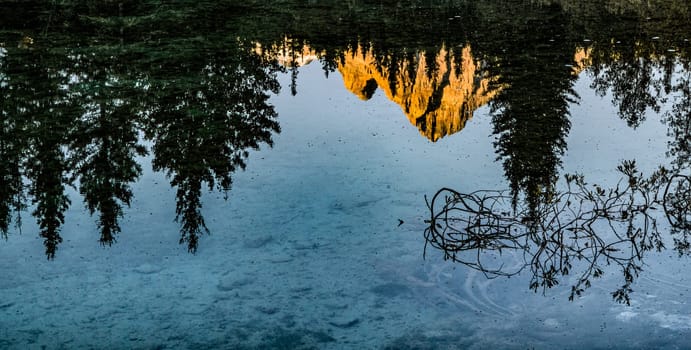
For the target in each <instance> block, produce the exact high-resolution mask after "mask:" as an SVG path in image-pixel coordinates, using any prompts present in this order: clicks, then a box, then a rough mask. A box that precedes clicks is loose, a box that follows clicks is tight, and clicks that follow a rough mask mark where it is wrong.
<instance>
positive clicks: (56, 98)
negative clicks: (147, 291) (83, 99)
mask: <svg viewBox="0 0 691 350" xmlns="http://www.w3.org/2000/svg"><path fill="white" fill-rule="evenodd" d="M7 59H8V60H7V61H8V62H7V67H8V69H7V71H6V72H7V76H8V77H9V78H8V79H9V90H10V91H11V97H10V100H11V101H13V102H12V104H11V106H12V107H11V108H12V110H11V111H8V113H11V114H15V116H13V117H10V118H12V119H15V120H23V121H24V122H23V123H26V124H25V125H26V130H25V131H24V132H23V133H20V135H22V134H23V135H25V137H26V142H27V154H26V155H24V157H25V158H24V159H25V161H24V167H25V173H24V175H25V176H26V178H27V179H28V180H29V190H28V194H29V196H30V197H31V202H32V204H34V205H35V206H36V207H35V209H34V210H33V212H32V215H33V216H35V217H36V219H37V221H38V224H39V228H40V236H41V237H43V238H44V241H43V243H44V245H45V247H46V255H47V257H48V258H49V259H52V258H54V257H55V252H56V250H57V247H58V244H59V243H60V242H62V237H61V235H60V228H61V226H62V224H63V223H64V221H65V211H66V210H67V208H68V207H69V205H70V200H69V199H68V198H67V195H66V194H65V186H67V185H69V179H68V177H67V171H68V165H67V159H66V156H65V152H64V150H63V146H64V144H65V143H66V140H67V138H68V137H69V136H68V135H69V130H70V129H71V125H72V122H73V120H74V119H75V118H76V116H77V115H78V114H77V112H76V111H77V109H76V108H74V105H73V102H72V101H70V100H69V99H68V96H67V89H65V88H64V86H66V85H67V77H65V76H64V75H63V74H62V72H60V69H59V68H60V67H59V65H57V64H58V62H60V60H59V58H56V57H55V56H54V55H52V54H51V53H49V52H48V50H45V49H43V48H40V47H32V48H31V50H29V49H28V48H27V49H25V50H24V49H19V50H17V51H16V52H13V53H11V54H9V55H8V56H7Z"/></svg>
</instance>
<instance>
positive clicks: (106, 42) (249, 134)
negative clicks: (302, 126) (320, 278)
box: [0, 2, 279, 259]
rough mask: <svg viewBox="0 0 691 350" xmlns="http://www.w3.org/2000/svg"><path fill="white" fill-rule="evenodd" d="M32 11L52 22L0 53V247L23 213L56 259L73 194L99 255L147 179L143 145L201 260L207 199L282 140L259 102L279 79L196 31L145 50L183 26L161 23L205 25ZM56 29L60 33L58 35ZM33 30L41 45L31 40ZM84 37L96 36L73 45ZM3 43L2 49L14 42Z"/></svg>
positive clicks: (96, 12) (150, 15) (241, 52)
mask: <svg viewBox="0 0 691 350" xmlns="http://www.w3.org/2000/svg"><path fill="white" fill-rule="evenodd" d="M35 5H36V6H37V7H39V10H37V11H38V12H37V13H32V12H31V11H29V12H30V14H27V16H28V15H34V16H35V15H37V14H41V15H39V16H42V15H43V14H45V13H44V12H42V11H47V13H49V14H48V15H47V16H48V19H46V21H45V22H41V23H40V25H37V28H27V29H23V30H22V29H19V28H18V29H19V31H21V32H22V33H21V34H20V36H19V44H18V45H17V46H16V47H13V46H10V45H7V46H6V47H3V48H2V55H1V56H0V62H1V64H0V78H1V84H0V91H1V92H2V95H3V99H4V101H5V103H3V105H2V106H1V107H0V108H1V116H2V126H3V128H2V136H3V137H2V139H1V141H0V143H1V144H0V145H1V147H0V152H1V154H2V157H3V163H2V168H1V170H0V171H2V178H3V186H2V192H0V195H1V196H2V197H1V198H0V202H1V203H2V205H1V206H0V220H1V221H0V230H1V232H2V235H3V236H4V237H7V232H8V229H9V227H10V225H11V223H12V219H13V215H14V214H15V213H16V214H17V216H16V217H17V219H16V220H17V222H16V224H17V225H19V224H20V222H19V218H20V217H19V214H18V213H19V212H20V211H21V210H22V209H23V208H24V207H26V206H27V204H26V201H27V200H29V201H30V203H31V204H32V205H33V206H34V208H35V209H34V210H33V211H32V215H33V216H34V217H36V220H37V222H38V224H39V228H40V235H41V237H42V238H43V239H44V244H45V247H46V255H47V257H48V258H49V259H52V258H54V257H55V254H56V251H57V248H58V246H59V244H60V243H61V242H62V235H61V232H60V230H61V226H62V224H63V223H64V220H65V211H66V210H67V209H68V208H69V206H70V204H71V202H70V200H69V198H68V197H67V194H66V192H65V190H66V187H67V186H72V187H74V186H78V188H79V192H80V194H81V195H82V196H83V198H84V202H85V205H86V207H87V208H88V209H89V211H90V212H91V213H92V214H97V215H98V219H97V226H98V229H99V230H100V239H99V241H100V242H101V244H103V245H111V244H112V243H113V242H115V240H116V238H117V235H118V233H120V231H121V228H120V225H119V220H120V219H121V218H122V216H123V213H124V207H125V206H129V204H130V202H131V200H132V196H133V193H132V190H131V184H132V183H133V182H134V181H136V180H137V179H138V178H139V176H140V175H141V173H142V167H141V165H140V163H139V160H138V159H137V157H140V156H144V155H146V154H147V153H148V151H149V150H147V149H146V147H144V145H143V144H142V141H143V140H148V141H150V142H151V144H152V147H151V152H152V153H153V167H154V169H155V170H160V171H164V172H166V174H167V175H168V176H169V177H170V179H171V185H172V186H174V187H176V188H177V206H176V213H177V220H178V221H179V222H180V224H181V239H180V243H187V246H188V249H189V250H190V251H191V252H195V251H196V249H197V244H198V238H199V235H200V234H201V233H205V232H208V230H207V229H206V226H205V224H204V218H203V214H202V211H201V198H200V197H201V195H202V192H201V190H202V188H203V186H208V187H209V189H213V188H215V187H217V188H218V189H219V190H221V191H226V192H227V191H228V190H230V188H231V184H232V173H233V172H234V171H235V170H236V169H237V168H244V167H245V165H246V159H247V157H248V155H249V153H248V149H250V148H255V149H256V148H258V147H259V146H260V145H261V144H268V145H271V144H272V135H273V134H274V133H277V132H279V126H278V123H277V122H276V118H277V115H276V112H275V111H274V109H273V107H272V106H271V105H270V104H268V101H267V100H268V97H269V93H271V92H274V93H275V92H277V91H278V89H279V86H278V83H277V81H276V76H275V73H276V71H277V70H278V69H279V67H278V66H276V65H274V64H268V63H266V62H263V61H262V60H261V59H260V58H259V57H257V56H256V55H254V54H252V52H251V50H249V49H248V48H247V47H246V46H245V45H244V44H243V43H242V42H241V41H240V40H226V38H225V37H221V36H213V35H207V36H206V38H205V39H204V40H202V39H200V38H199V37H198V36H197V34H198V33H196V32H194V31H193V30H192V29H197V28H190V31H183V32H179V31H177V32H176V34H175V35H167V36H164V37H162V38H161V37H159V38H158V39H156V40H155V41H153V42H152V41H151V40H152V35H161V33H162V32H158V34H156V33H154V32H151V31H148V30H144V29H146V28H147V27H148V26H149V25H154V24H160V26H159V27H158V28H159V30H161V31H163V32H166V30H171V29H172V28H174V27H173V25H177V23H172V22H171V23H167V24H166V23H161V22H165V21H164V18H163V17H162V16H163V15H164V14H170V12H169V11H172V12H175V13H177V14H178V15H180V16H183V17H186V18H187V19H188V20H190V21H191V23H204V22H203V21H202V20H201V19H200V18H197V19H196V20H195V18H194V16H199V15H201V16H203V13H196V12H195V11H191V10H189V9H188V10H187V11H181V12H176V10H174V9H172V10H171V9H168V10H166V9H160V8H159V9H156V10H153V9H152V8H151V7H150V6H148V5H147V4H142V5H135V4H134V3H127V4H123V3H119V4H116V3H103V4H91V5H89V6H85V4H80V3H76V2H75V3H72V2H66V4H64V6H57V7H51V8H41V6H40V5H38V3H37V4H35ZM92 5H93V6H92ZM29 8H31V7H29ZM202 9H203V7H202ZM197 10H200V9H197ZM151 11H153V12H151ZM13 13H14V12H13V11H10V12H3V14H7V15H12V14H13ZM56 23H63V24H64V27H59V26H58V27H52V26H55V24H56ZM24 25H26V23H25V24H24ZM44 26H45V27H44ZM38 28H44V29H45V31H44V32H43V33H40V32H32V31H37V30H38ZM86 29H90V30H93V31H94V32H97V34H94V35H81V34H80V33H81V32H80V31H81V30H86ZM171 31H172V30H171ZM87 32H90V31H88V30H87ZM29 33H31V34H29ZM2 34H3V37H2V40H0V41H2V42H5V43H7V42H11V41H13V40H15V39H17V37H18V36H17V34H16V32H13V31H9V32H3V33H2ZM62 41H66V42H67V43H68V44H65V45H60V43H61V42H62ZM56 43H57V44H56ZM25 179H26V183H27V185H26V186H27V187H26V188H25V185H24V180H25Z"/></svg>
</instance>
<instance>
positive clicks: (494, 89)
mask: <svg viewBox="0 0 691 350" xmlns="http://www.w3.org/2000/svg"><path fill="white" fill-rule="evenodd" d="M255 52H256V53H257V54H258V55H261V56H265V57H273V58H274V59H277V60H278V62H279V63H280V64H282V65H284V66H286V67H299V66H303V65H306V64H309V63H310V62H312V61H315V60H319V59H320V58H321V57H323V56H324V55H325V54H324V53H323V52H316V51H315V50H314V49H312V48H310V47H309V45H305V44H300V43H297V42H293V41H292V40H291V39H289V38H285V39H284V40H283V42H282V43H278V44H274V45H272V46H271V47H261V46H257V47H256V48H255ZM341 57H342V59H341V60H340V62H338V66H337V69H338V71H339V73H340V74H341V76H342V77H343V82H344V85H345V87H346V89H348V90H349V91H351V92H352V93H353V94H355V95H356V96H358V97H359V98H361V99H362V100H369V99H370V98H372V96H373V95H374V93H375V91H376V90H381V91H383V93H384V94H385V95H386V97H387V98H388V99H389V100H391V101H393V102H395V103H396V104H398V105H399V106H400V107H401V109H402V111H403V113H404V114H405V115H406V117H407V118H408V120H409V121H410V123H411V124H413V125H415V126H416V127H417V128H418V129H419V131H420V134H422V135H423V136H425V137H426V138H428V139H429V140H431V141H432V142H436V141H437V140H439V139H441V138H442V137H444V136H447V135H451V134H454V133H457V132H459V131H461V130H462V129H463V128H464V127H465V124H466V123H467V122H468V120H470V119H471V118H472V117H473V113H474V112H475V110H477V109H478V108H480V107H482V106H483V105H485V104H488V103H489V102H490V101H491V100H492V99H493V98H494V97H495V96H496V95H497V94H499V93H500V91H501V90H502V89H503V88H505V87H504V86H499V85H497V84H496V83H494V82H496V80H497V78H498V77H493V76H489V75H488V74H487V72H486V71H485V70H483V69H482V61H481V60H478V59H475V58H474V57H473V54H472V50H471V48H470V47H469V46H464V47H462V48H458V49H447V48H445V47H442V48H441V49H440V50H439V52H436V53H433V54H431V55H430V54H427V53H425V52H424V51H419V52H416V53H415V54H414V55H410V56H406V57H407V58H406V59H399V60H393V59H391V57H382V56H379V57H377V56H376V55H375V53H374V50H373V49H372V48H369V49H364V48H363V46H360V45H359V46H358V47H356V48H351V49H349V50H346V51H345V52H344V53H343V55H342V56H341ZM429 57H434V58H433V59H434V61H433V62H428V60H430V58H429ZM384 61H386V62H387V64H384V63H383V62H384ZM589 65H590V51H589V50H588V49H586V48H579V49H578V50H577V51H576V52H575V53H574V66H573V74H575V75H578V74H579V73H580V72H581V71H583V70H584V69H585V68H587V67H588V66H589Z"/></svg>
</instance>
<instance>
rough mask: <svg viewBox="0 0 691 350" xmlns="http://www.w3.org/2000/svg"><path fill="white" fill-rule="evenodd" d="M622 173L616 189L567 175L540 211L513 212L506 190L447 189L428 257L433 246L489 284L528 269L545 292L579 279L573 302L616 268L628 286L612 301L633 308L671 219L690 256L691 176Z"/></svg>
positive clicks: (628, 164)
mask: <svg viewBox="0 0 691 350" xmlns="http://www.w3.org/2000/svg"><path fill="white" fill-rule="evenodd" d="M618 171H619V172H620V173H621V174H622V175H623V178H622V179H621V181H619V183H618V184H617V185H616V186H615V187H614V188H604V187H602V186H600V185H597V184H592V185H591V184H588V183H587V182H586V181H585V178H584V177H583V176H582V175H566V176H565V182H566V184H565V189H564V190H563V191H562V192H558V193H555V194H554V195H553V196H552V197H551V198H550V199H549V200H545V201H543V202H542V203H540V205H539V207H538V208H536V209H537V210H531V209H532V208H529V207H528V206H527V205H520V204H519V205H518V206H517V207H516V208H515V209H512V208H511V207H512V206H511V204H512V196H511V195H510V194H508V193H505V192H501V191H475V192H471V193H461V192H458V191H455V190H452V189H449V188H442V189H440V190H439V191H438V192H437V193H436V194H435V195H434V196H433V197H432V199H431V200H429V201H428V202H427V205H428V208H429V210H430V214H431V216H430V218H429V220H427V223H428V225H429V226H428V227H427V229H426V230H425V239H426V246H425V252H426V249H427V245H429V246H431V247H433V248H436V249H439V250H441V251H442V252H443V256H444V259H450V260H452V261H455V262H458V263H461V264H464V265H466V266H468V267H470V268H473V269H476V270H479V271H481V272H483V273H484V274H485V275H486V276H487V277H490V278H492V277H497V276H512V275H516V274H518V273H520V272H521V271H523V270H525V269H529V270H530V273H531V274H532V277H531V280H530V288H531V289H533V290H535V291H537V290H539V289H541V290H542V291H543V293H544V291H545V290H546V289H548V288H551V287H553V286H556V285H557V284H559V282H560V279H561V278H562V277H563V276H566V275H569V274H571V273H575V275H576V282H575V283H574V284H573V285H572V286H571V293H570V297H569V299H570V300H573V298H574V297H575V296H579V295H581V294H582V293H583V292H584V290H585V289H587V288H589V287H590V286H591V280H592V279H594V278H598V277H600V276H602V275H603V273H604V271H605V270H604V269H605V267H606V266H610V265H613V266H616V267H617V268H618V269H619V270H620V271H621V273H622V274H623V283H622V284H621V285H620V287H619V288H618V289H617V290H615V291H614V292H613V293H612V296H613V298H614V299H615V300H616V301H618V302H623V303H626V304H629V303H630V293H631V292H632V284H633V283H634V281H635V279H636V277H638V275H639V273H640V271H641V270H642V268H643V260H644V257H645V253H646V252H648V251H651V250H656V251H660V250H662V249H663V248H664V236H663V234H664V233H665V232H666V231H665V228H662V227H661V225H660V224H661V223H662V222H665V219H666V221H667V223H669V225H670V226H671V228H672V230H671V233H672V236H673V238H674V242H675V248H676V249H677V251H678V252H679V253H680V254H683V253H685V252H688V250H689V240H688V235H689V229H690V228H691V220H690V219H691V216H690V214H691V213H690V210H691V209H689V208H690V207H689V200H690V199H691V196H690V195H691V186H690V185H691V176H689V175H685V174H681V173H675V174H671V173H669V171H668V170H666V169H665V168H659V169H658V170H657V171H655V172H654V173H652V174H651V175H650V176H648V177H645V176H644V175H643V174H642V173H641V172H640V171H639V170H638V169H637V168H636V164H635V161H625V162H623V163H622V164H621V165H620V166H619V167H618ZM507 251H510V252H512V253H514V254H513V255H514V256H519V263H518V264H513V265H507V264H506V261H507V259H506V258H502V257H501V255H502V254H503V253H505V252H507ZM497 260H498V261H499V262H496V261H497Z"/></svg>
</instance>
